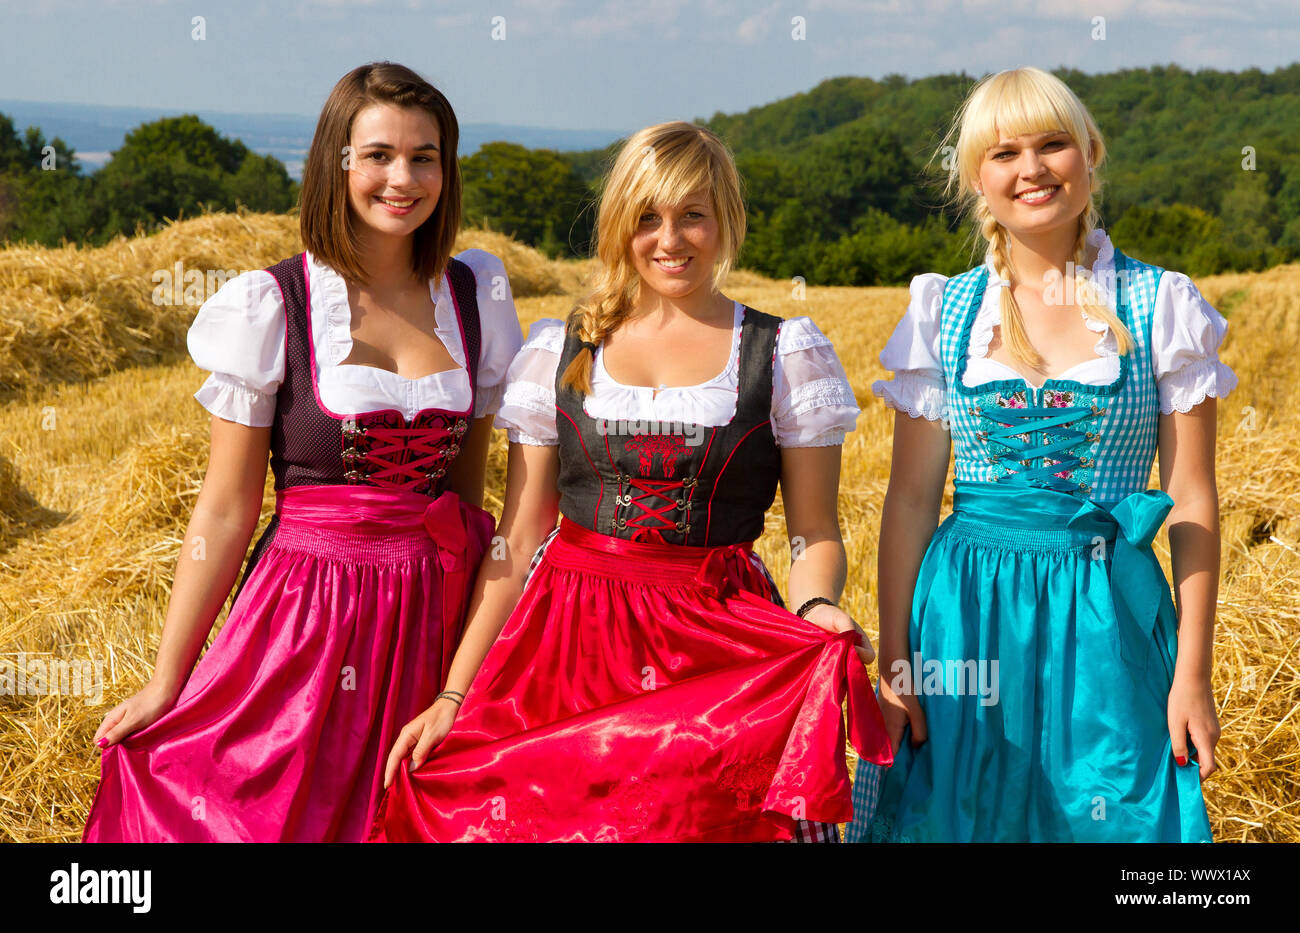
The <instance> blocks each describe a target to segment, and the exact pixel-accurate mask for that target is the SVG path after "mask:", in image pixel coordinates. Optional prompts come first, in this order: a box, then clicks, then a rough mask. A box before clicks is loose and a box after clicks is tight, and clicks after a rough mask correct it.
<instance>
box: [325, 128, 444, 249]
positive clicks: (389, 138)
mask: <svg viewBox="0 0 1300 933" xmlns="http://www.w3.org/2000/svg"><path fill="white" fill-rule="evenodd" d="M349 145H350V146H351V147H352V153H351V154H352V161H351V168H350V169H349V171H348V203H349V204H350V205H351V207H352V210H353V211H354V212H355V214H356V217H357V219H358V220H359V221H360V222H361V223H362V224H363V225H364V228H365V229H366V230H367V231H369V232H372V233H378V234H382V235H385V236H408V235H410V234H412V233H414V232H415V230H416V228H418V227H419V226H420V225H421V224H423V223H424V222H425V221H426V220H428V219H429V218H430V217H431V216H433V212H434V209H435V208H436V207H437V206H438V195H439V194H440V193H441V192H442V157H441V152H440V149H439V147H440V145H441V134H440V133H439V132H438V124H437V122H436V121H435V120H434V118H433V117H432V116H431V115H430V114H428V113H427V112H425V111H424V110H421V109H419V108H416V107H398V106H396V105H394V104H371V105H370V106H368V107H366V108H364V109H363V110H361V111H360V112H358V113H357V116H356V119H355V120H354V121H353V123H352V137H351V139H350V141H349Z"/></svg>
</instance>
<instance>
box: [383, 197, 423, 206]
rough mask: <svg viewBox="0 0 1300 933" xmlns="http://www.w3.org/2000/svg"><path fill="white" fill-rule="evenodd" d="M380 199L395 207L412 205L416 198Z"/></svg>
mask: <svg viewBox="0 0 1300 933" xmlns="http://www.w3.org/2000/svg"><path fill="white" fill-rule="evenodd" d="M379 200H381V201H383V202H384V203H385V204H390V205H392V206H393V207H410V206H411V205H412V204H414V203H415V201H414V200H410V201H390V200H388V198H380V199H379Z"/></svg>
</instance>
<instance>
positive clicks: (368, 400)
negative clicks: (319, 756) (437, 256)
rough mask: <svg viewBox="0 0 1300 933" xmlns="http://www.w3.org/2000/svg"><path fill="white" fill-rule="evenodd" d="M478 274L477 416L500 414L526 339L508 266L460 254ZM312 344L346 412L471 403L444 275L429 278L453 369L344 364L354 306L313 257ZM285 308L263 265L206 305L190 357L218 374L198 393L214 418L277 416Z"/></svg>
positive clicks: (256, 422) (257, 420)
mask: <svg viewBox="0 0 1300 933" xmlns="http://www.w3.org/2000/svg"><path fill="white" fill-rule="evenodd" d="M456 258H457V259H459V260H460V261H461V262H463V263H465V264H466V265H468V266H469V267H470V268H471V269H472V270H473V271H474V278H475V280H476V283H477V286H478V288H477V294H478V311H479V321H480V330H481V334H482V336H481V340H480V342H479V370H478V393H477V396H476V398H475V402H474V417H475V418H481V417H483V416H484V415H490V414H494V413H495V412H496V410H497V409H498V408H499V407H500V404H501V394H502V391H503V389H504V385H505V374H506V370H507V369H508V368H509V366H510V361H511V360H512V359H513V358H514V355H515V353H516V352H517V351H518V350H519V346H520V343H521V340H520V332H519V318H518V317H517V315H516V314H515V303H514V298H513V297H512V295H511V293H510V280H509V278H508V277H507V276H506V270H505V266H504V264H503V263H502V262H501V260H500V259H498V258H497V257H496V256H494V255H492V254H491V253H488V252H485V251H483V250H481V249H470V250H465V251H464V252H463V253H460V254H459V255H457V257H456ZM307 283H308V288H309V294H310V296H311V308H310V314H311V332H312V344H313V346H314V349H315V353H316V376H317V388H318V390H319V392H320V399H321V402H322V403H323V404H324V405H325V407H326V408H328V409H329V410H330V411H332V412H335V413H336V414H341V415H359V414H364V413H366V412H371V411H381V410H384V409H397V410H398V411H400V412H402V413H403V415H404V416H405V417H406V418H407V419H408V420H410V419H411V418H414V417H415V415H416V414H417V413H418V412H420V411H421V410H423V409H426V408H442V409H447V410H450V411H463V410H464V409H466V408H468V407H469V401H470V384H469V372H468V371H467V370H466V369H465V347H464V345H463V344H462V343H461V337H460V326H459V324H458V323H457V321H456V311H455V306H454V305H453V303H452V296H451V283H450V280H449V279H448V278H447V274H446V273H445V272H444V273H443V275H442V278H441V280H440V281H438V282H436V283H435V282H434V281H432V280H430V282H429V295H430V296H431V297H432V298H433V301H434V312H433V316H434V332H435V333H436V334H437V336H438V339H439V340H441V341H442V344H443V346H445V347H446V348H447V352H448V353H449V354H450V355H451V358H452V359H453V360H454V361H455V363H456V368H455V369H449V370H445V371H443V372H438V373H431V374H430V375H427V376H422V377H420V378H418V379H407V378H405V377H403V376H399V375H398V374H397V373H394V372H390V371H388V370H386V369H380V368H379V367H377V366H366V365H362V364H357V363H346V364H345V363H343V360H345V359H347V357H348V354H349V353H351V352H352V309H351V307H350V306H349V304H348V290H347V282H346V281H345V280H344V278H343V277H342V276H341V275H339V274H338V273H337V272H335V271H334V270H333V269H331V268H330V267H329V266H327V265H325V264H324V263H322V262H320V261H318V260H317V259H316V258H315V257H314V256H312V255H311V254H310V253H308V254H307ZM284 326H285V317H284V303H283V300H282V298H281V296H280V288H279V286H278V285H277V284H276V281H275V278H274V277H273V276H272V275H271V274H270V273H269V272H267V271H266V270H265V269H257V270H254V271H251V272H244V273H242V274H241V275H238V276H236V277H235V278H233V279H231V280H230V281H228V282H226V283H225V284H224V285H223V286H221V288H220V290H218V291H217V293H216V294H215V295H213V296H212V297H211V298H209V299H208V300H207V301H205V302H204V303H203V307H202V308H200V309H199V313H198V315H197V316H196V317H195V319H194V323H193V324H192V325H191V326H190V330H189V335H188V338H187V344H188V346H189V351H190V356H191V357H193V359H194V362H195V363H196V364H197V365H198V366H199V368H201V369H206V370H209V371H210V372H211V373H212V375H211V376H209V377H208V379H207V381H206V382H204V383H203V386H202V387H201V388H200V389H199V391H198V392H196V393H195V394H194V397H195V398H196V399H198V400H199V403H200V404H201V405H202V406H203V407H204V408H206V409H207V410H208V411H210V412H212V414H214V415H217V416H218V417H220V418H225V419H226V420H228V421H237V422H239V423H240V424H245V425H248V426H249V427H267V426H269V425H270V424H271V423H272V422H273V421H274V420H275V394H276V390H277V389H278V388H279V386H280V381H281V380H282V379H283V377H284V367H285V357H284V343H285V334H284Z"/></svg>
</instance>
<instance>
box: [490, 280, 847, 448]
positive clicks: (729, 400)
mask: <svg viewBox="0 0 1300 933" xmlns="http://www.w3.org/2000/svg"><path fill="white" fill-rule="evenodd" d="M734 304H735V312H734V313H735V317H734V322H733V325H732V339H731V355H730V357H729V358H728V360H727V365H726V367H725V368H724V369H723V370H722V372H720V373H719V374H718V375H717V376H714V377H713V378H712V379H710V380H708V381H707V382H702V383H700V384H698V385H693V386H669V387H667V388H662V389H659V390H658V391H657V392H656V390H655V389H654V388H651V387H649V386H629V385H623V384H621V383H618V382H615V381H614V380H613V379H612V378H611V377H610V375H609V372H608V371H607V370H606V369H605V357H604V352H603V348H601V347H598V348H597V349H596V359H595V362H594V363H593V365H592V368H591V389H592V391H591V392H590V393H589V394H588V395H587V396H586V397H585V398H584V400H583V411H585V412H586V413H587V415H588V416H589V417H592V418H603V419H609V420H627V421H659V422H665V421H666V422H674V421H676V422H682V423H685V424H699V425H704V426H706V427H714V426H717V425H723V424H726V423H727V422H728V421H730V420H731V418H732V416H733V415H734V414H735V412H736V400H737V397H738V395H739V386H740V326H741V322H742V321H743V319H744V307H745V306H744V305H743V304H741V303H740V302H738V301H737V302H735V303H734ZM563 348H564V321H561V320H556V319H555V318H547V319H544V320H540V321H537V322H536V323H535V324H533V326H532V328H531V329H530V330H529V332H528V340H527V341H526V342H525V343H524V347H523V349H522V350H520V351H519V354H518V355H517V356H516V357H515V360H514V362H513V363H511V364H510V372H509V373H508V375H507V376H506V390H505V396H504V399H503V401H502V404H501V411H500V413H499V414H498V415H497V422H498V424H499V425H501V426H502V427H504V428H505V429H506V433H507V436H508V437H509V438H510V440H511V441H513V442H515V443H521V444H533V445H535V446H542V447H547V446H553V445H555V444H558V443H559V434H558V433H557V431H556V429H555V377H556V371H557V369H558V368H559V362H560V353H561V352H562V350H563ZM772 377H773V381H772V432H773V434H775V435H776V442H777V444H779V445H780V446H782V447H830V446H833V445H837V444H842V443H844V435H845V434H846V433H847V432H849V431H852V430H853V427H854V425H855V424H856V423H857V419H858V414H859V409H858V406H857V402H856V400H855V399H854V397H853V389H852V388H851V387H850V386H849V381H848V379H847V377H846V376H845V375H844V368H843V367H842V366H841V365H840V361H839V358H838V357H837V356H836V355H835V349H834V348H833V347H832V346H831V342H830V340H828V339H827V338H826V336H825V335H824V334H823V333H822V332H821V331H820V330H818V329H817V325H816V324H814V323H813V322H812V321H811V320H810V319H809V318H806V317H797V318H791V319H790V320H787V321H784V322H782V324H781V330H780V334H779V336H778V337H777V346H776V359H775V360H774V361H773V366H772Z"/></svg>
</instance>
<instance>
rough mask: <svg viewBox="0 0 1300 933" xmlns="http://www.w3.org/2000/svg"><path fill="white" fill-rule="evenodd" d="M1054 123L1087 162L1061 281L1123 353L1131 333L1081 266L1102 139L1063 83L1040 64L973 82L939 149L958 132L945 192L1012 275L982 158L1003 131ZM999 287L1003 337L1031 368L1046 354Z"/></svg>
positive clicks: (1003, 274) (1047, 127)
mask: <svg viewBox="0 0 1300 933" xmlns="http://www.w3.org/2000/svg"><path fill="white" fill-rule="evenodd" d="M1053 130H1064V131H1065V132H1067V133H1069V134H1070V137H1071V138H1072V139H1073V140H1074V142H1075V145H1077V146H1078V147H1079V149H1080V150H1081V151H1083V152H1084V153H1085V154H1087V155H1088V156H1089V161H1090V163H1091V165H1092V172H1091V175H1090V179H1089V180H1090V196H1089V198H1088V206H1087V208H1086V209H1085V210H1084V211H1083V213H1082V214H1080V215H1079V226H1078V230H1077V232H1076V234H1075V238H1074V251H1073V260H1072V262H1071V263H1069V264H1068V265H1067V269H1066V273H1067V275H1069V276H1072V281H1070V282H1068V283H1067V282H1063V283H1062V285H1063V287H1065V288H1070V287H1072V288H1073V290H1074V298H1075V304H1077V305H1078V306H1079V309H1080V310H1081V311H1082V312H1083V314H1084V315H1085V316H1086V317H1088V318H1090V319H1091V320H1093V321H1098V322H1100V323H1102V324H1105V325H1106V326H1107V327H1109V328H1110V330H1111V332H1112V333H1113V334H1114V335H1115V342H1116V344H1117V346H1118V349H1119V352H1120V353H1121V354H1124V353H1128V352H1130V351H1131V350H1132V349H1133V347H1134V342H1133V334H1132V333H1131V332H1130V331H1129V329H1128V328H1127V327H1125V326H1124V323H1123V322H1122V321H1121V320H1120V319H1119V316H1118V315H1117V314H1116V313H1115V312H1114V311H1113V310H1112V309H1111V307H1110V306H1109V304H1107V302H1106V301H1105V299H1104V298H1103V297H1102V294H1101V291H1100V290H1099V289H1098V287H1097V284H1096V283H1095V282H1094V281H1093V280H1092V274H1091V272H1090V271H1089V270H1088V268H1087V267H1086V266H1085V265H1084V257H1085V255H1086V253H1087V249H1088V236H1089V234H1091V233H1092V231H1093V230H1095V229H1097V227H1098V226H1100V222H1101V215H1100V214H1099V213H1098V212H1097V205H1096V199H1095V195H1096V194H1097V192H1098V191H1099V190H1101V165H1102V162H1104V161H1105V158H1106V144H1105V142H1104V141H1103V140H1102V138H1101V131H1100V130H1099V129H1098V128H1097V124H1096V122H1095V121H1094V120H1093V118H1092V115H1091V114H1090V113H1088V109H1087V108H1086V107H1084V105H1083V103H1082V102H1081V101H1080V100H1079V98H1078V97H1076V96H1075V94H1074V92H1073V91H1071V90H1070V89H1069V88H1068V87H1067V86H1066V85H1065V82H1063V81H1062V80H1061V79H1060V78H1057V77H1056V76H1054V75H1051V74H1048V73H1047V72H1045V71H1042V70H1040V69H1038V68H1016V69H1014V70H1011V71H1002V72H999V73H997V74H995V75H991V76H989V77H987V78H985V79H984V80H983V81H981V82H980V83H979V84H977V85H976V86H975V87H974V88H973V89H972V90H971V92H970V95H969V96H968V97H967V98H966V101H965V102H964V103H963V104H962V106H961V109H960V110H959V111H958V113H957V117H956V119H955V120H954V121H953V125H952V127H951V128H950V129H949V130H948V134H947V135H946V136H945V137H944V144H945V145H944V146H941V149H940V151H943V150H944V149H945V148H947V145H946V144H948V143H949V142H950V141H951V140H952V138H953V137H954V136H956V137H957V144H956V147H955V148H956V158H955V159H953V160H952V162H951V167H950V168H949V170H948V182H947V188H946V193H947V194H948V196H949V197H950V198H951V200H952V201H953V202H954V204H955V205H956V206H957V207H958V209H959V210H960V211H961V213H962V214H964V215H966V216H969V217H970V218H971V219H972V220H973V221H974V226H975V232H976V234H977V235H978V236H979V237H981V238H982V239H983V240H984V242H985V243H987V245H988V252H989V255H990V256H991V257H992V259H993V269H994V271H995V272H997V275H998V278H1000V279H1003V280H1005V281H1007V282H1014V281H1015V279H1014V276H1013V275H1012V272H1013V266H1012V264H1011V240H1010V234H1009V233H1008V232H1007V229H1006V228H1005V227H1004V226H1002V224H1000V223H999V222H998V220H997V218H995V217H994V216H993V212H992V211H990V210H989V206H988V203H987V202H986V201H985V199H984V197H983V195H982V194H980V193H979V192H977V191H976V190H975V183H976V181H977V179H978V178H979V167H980V163H981V162H982V161H983V158H984V154H985V153H986V152H987V151H988V149H989V148H990V147H991V146H994V145H996V144H997V142H998V139H999V138H1000V134H1005V135H1006V136H1012V137H1014V136H1021V135H1024V134H1028V133H1044V132H1050V131H1053ZM1071 267H1072V268H1071ZM1000 292H1001V294H1000V298H999V301H1000V305H1001V311H1002V336H1003V339H1005V341H1006V343H1007V347H1008V349H1009V350H1010V351H1011V354H1012V356H1013V357H1015V358H1016V359H1017V360H1019V361H1021V362H1023V363H1025V364H1026V365H1028V366H1032V367H1034V368H1035V369H1040V368H1042V365H1043V362H1044V361H1043V358H1042V356H1040V355H1039V353H1038V351H1037V350H1035V349H1034V347H1033V345H1032V344H1031V343H1030V342H1029V337H1028V336H1027V335H1026V332H1025V322H1024V317H1023V316H1022V315H1021V313H1020V307H1019V305H1017V304H1016V299H1015V297H1014V295H1013V294H1012V290H1011V288H1009V287H1007V288H1002V289H1001V290H1000ZM1066 293H1067V294H1068V292H1066Z"/></svg>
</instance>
